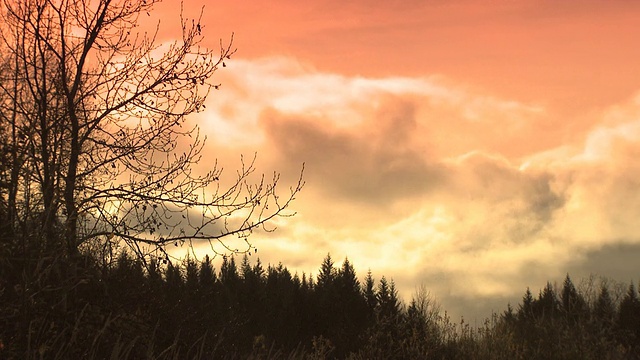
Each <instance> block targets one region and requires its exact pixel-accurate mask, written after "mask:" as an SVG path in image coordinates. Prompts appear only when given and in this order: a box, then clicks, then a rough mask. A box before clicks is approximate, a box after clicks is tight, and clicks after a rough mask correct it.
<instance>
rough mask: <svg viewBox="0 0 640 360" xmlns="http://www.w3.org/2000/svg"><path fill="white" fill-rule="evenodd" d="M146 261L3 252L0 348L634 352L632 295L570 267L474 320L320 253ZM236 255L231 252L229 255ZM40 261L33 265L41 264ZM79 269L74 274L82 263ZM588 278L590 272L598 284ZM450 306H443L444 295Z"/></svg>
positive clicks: (394, 354) (368, 354)
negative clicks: (298, 266)
mask: <svg viewBox="0 0 640 360" xmlns="http://www.w3.org/2000/svg"><path fill="white" fill-rule="evenodd" d="M250 259H251V258H250V257H248V256H247V255H246V254H245V255H244V257H242V258H239V257H234V256H229V257H225V258H224V259H223V260H222V261H218V262H217V263H218V264H219V265H220V266H219V269H215V268H214V262H212V261H211V260H210V259H209V258H205V259H203V260H202V261H200V262H196V261H193V260H188V259H187V260H185V261H183V262H182V263H180V264H174V263H168V264H161V263H156V262H152V263H150V264H148V265H150V266H146V267H145V266H144V265H143V263H142V262H141V261H140V260H139V259H136V258H134V257H132V256H130V255H128V254H127V253H126V252H123V253H122V254H121V255H120V256H119V257H118V258H117V259H116V260H115V261H114V262H113V263H112V264H109V265H108V266H106V267H105V266H102V265H100V264H98V263H97V262H95V261H92V260H89V258H87V259H85V262H84V263H82V264H81V266H79V267H78V268H76V271H77V272H76V276H80V279H81V280H80V281H77V282H76V283H72V284H70V283H69V280H68V279H69V278H68V277H66V276H65V274H64V269H58V270H56V271H54V272H52V273H47V272H44V273H42V274H41V276H40V277H39V278H37V279H32V281H30V282H25V281H24V280H25V275H26V273H25V272H26V271H27V270H28V269H27V268H25V267H23V268H21V269H20V270H19V271H16V269H19V265H20V264H18V263H16V262H12V261H6V260H5V261H3V262H2V263H1V264H2V267H1V268H0V271H1V273H2V274H3V276H2V280H1V283H0V357H2V358H7V359H35V358H38V359H39V358H44V359H70V358H78V359H80V358H82V359H106V358H110V359H211V358H229V359H233V358H242V359H245V358H253V359H268V358H291V359H331V358H337V359H343V358H349V359H633V358H638V356H640V300H639V298H638V293H637V291H636V288H635V286H634V284H630V285H629V286H628V289H627V290H626V291H622V292H621V291H620V289H619V287H615V286H610V285H608V284H611V282H607V281H603V282H600V283H599V284H596V285H597V286H598V288H597V289H591V290H590V291H589V292H588V293H585V292H583V291H578V290H577V289H576V287H575V286H574V284H573V282H572V280H571V279H570V277H569V276H567V277H566V279H565V281H564V283H563V284H562V285H561V286H558V287H554V286H552V285H551V284H549V283H548V284H547V285H546V286H544V287H543V288H542V290H541V291H540V292H539V293H538V294H537V295H534V294H533V293H532V292H531V291H530V290H529V289H527V290H526V292H525V294H524V296H523V298H522V301H521V302H520V303H519V304H517V305H516V306H515V307H512V306H507V308H506V310H505V311H504V312H502V313H500V314H494V316H493V317H491V318H490V319H486V321H485V322H484V324H483V325H482V326H480V327H478V328H473V327H471V326H470V325H469V324H466V323H465V322H464V321H453V320H452V319H449V318H448V317H447V315H446V312H444V311H443V310H442V309H441V308H440V306H439V305H438V304H437V303H436V302H435V301H434V300H433V298H431V297H430V296H429V295H428V293H427V292H426V291H424V290H423V291H418V292H417V293H416V294H415V295H414V297H413V298H412V299H411V301H408V303H405V302H403V301H402V300H401V299H399V298H398V293H397V291H396V289H395V285H394V282H393V280H390V279H387V278H386V277H384V276H383V277H381V278H380V279H378V280H376V279H374V278H373V277H372V276H371V273H370V272H368V273H367V274H366V276H364V278H363V281H362V282H361V281H359V278H358V276H357V274H356V270H355V269H354V268H353V266H352V265H351V264H350V263H349V261H348V260H346V259H345V260H344V262H343V263H342V264H341V265H339V266H338V265H335V264H334V262H333V260H332V259H331V257H330V256H329V255H328V256H327V257H326V258H325V260H324V261H323V263H322V264H321V266H320V269H319V272H318V274H317V276H315V277H313V276H308V275H306V274H302V275H300V274H292V273H291V272H290V271H289V270H288V269H287V268H286V267H285V266H283V265H282V264H279V265H277V266H273V265H268V266H264V265H262V264H261V262H260V260H259V259H255V258H254V259H255V260H254V261H253V262H251V261H250ZM236 260H240V261H239V262H237V261H236ZM44 261H46V260H40V263H38V264H31V266H33V270H37V269H38V267H42V266H46V265H44V264H42V262H44ZM80 274H81V275H80ZM594 284H595V283H594ZM444 305H446V304H444Z"/></svg>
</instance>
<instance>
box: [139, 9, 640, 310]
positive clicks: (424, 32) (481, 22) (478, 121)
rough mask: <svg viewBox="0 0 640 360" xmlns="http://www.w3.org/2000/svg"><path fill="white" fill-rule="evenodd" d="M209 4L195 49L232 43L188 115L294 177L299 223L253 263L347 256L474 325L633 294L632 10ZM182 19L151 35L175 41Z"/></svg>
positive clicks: (638, 14)
mask: <svg viewBox="0 0 640 360" xmlns="http://www.w3.org/2000/svg"><path fill="white" fill-rule="evenodd" d="M202 6H204V13H203V18H202V24H203V33H204V35H205V45H207V46H210V47H212V48H215V47H218V46H219V44H220V40H221V39H222V41H223V42H225V43H226V42H227V41H228V40H229V39H230V36H231V34H232V33H233V34H234V46H235V47H236V48H237V49H238V50H237V53H236V54H235V55H234V57H233V58H232V59H231V60H230V61H228V62H227V64H226V65H227V66H226V67H225V68H223V69H220V70H219V71H218V72H217V73H216V74H215V77H216V79H217V80H216V81H218V82H220V83H221V84H222V86H221V88H220V90H219V91H216V92H214V93H213V94H212V95H211V96H210V98H209V99H208V100H207V111H206V112H203V113H201V114H198V115H196V116H195V118H194V119H193V120H194V121H195V122H197V123H198V124H199V126H200V127H201V129H202V132H203V133H205V134H206V135H207V137H208V142H207V145H206V146H207V148H206V153H207V154H211V156H214V157H216V158H217V159H218V161H219V162H220V163H222V164H223V165H224V166H225V169H234V167H235V168H237V167H238V166H239V164H240V162H239V156H240V154H245V156H247V155H249V156H252V155H253V153H254V152H257V154H258V158H257V167H258V171H260V172H264V173H267V174H269V173H271V172H273V171H277V172H280V173H281V174H282V177H283V180H282V185H283V190H286V187H287V186H288V185H294V182H295V179H296V177H297V176H298V174H299V172H300V169H301V166H302V163H305V173H304V179H305V182H306V186H305V188H304V189H303V191H302V192H301V193H300V194H299V196H298V197H297V200H296V201H295V202H294V203H293V205H292V210H294V211H296V212H297V215H296V216H295V217H293V218H287V219H281V220H279V221H278V230H277V231H276V232H275V233H270V234H265V233H256V234H254V235H253V236H252V239H251V241H252V243H253V244H254V245H255V246H256V247H257V248H258V249H259V252H258V254H259V256H260V258H261V260H262V262H263V263H272V264H273V263H278V262H282V263H283V264H284V265H285V266H287V267H288V268H289V269H290V270H292V271H298V273H299V274H301V273H302V272H306V273H307V274H309V273H314V274H315V273H317V270H318V268H319V266H320V263H321V262H322V259H323V258H324V257H325V256H326V255H327V253H330V254H331V256H332V258H333V259H334V260H335V261H336V263H337V264H341V263H342V261H343V260H344V259H345V257H348V259H349V261H350V262H352V263H353V264H354V266H355V268H356V271H357V272H358V274H359V275H360V277H361V278H362V277H364V275H365V274H366V272H367V270H368V269H371V271H372V273H373V275H374V277H375V278H376V279H377V280H378V279H379V278H380V277H381V276H382V275H385V276H386V277H387V278H393V280H394V282H395V284H396V286H397V288H398V290H399V292H400V294H401V295H402V296H403V297H404V298H405V300H407V301H408V300H410V297H411V294H412V293H413V292H414V289H415V288H416V287H418V286H420V285H424V286H425V287H426V288H427V289H428V290H429V291H430V292H431V294H432V295H433V296H434V297H435V298H436V299H437V301H438V302H440V303H441V305H442V308H443V309H446V310H447V311H449V313H450V314H453V315H454V316H465V317H466V318H474V319H479V320H481V319H482V318H483V317H485V316H489V315H490V314H491V311H502V310H504V309H506V306H507V303H511V304H512V305H515V304H517V303H518V301H519V300H520V299H521V297H522V295H523V293H524V291H525V289H526V287H531V289H532V291H533V292H534V293H536V292H537V291H538V289H540V288H542V287H543V286H544V285H545V284H546V282H547V281H552V282H554V281H557V282H558V283H561V281H562V280H563V279H564V277H565V276H566V274H567V273H569V274H570V275H571V276H572V278H574V280H575V281H576V282H578V283H579V282H580V280H579V279H581V278H587V277H589V276H590V274H596V275H598V276H607V277H611V278H613V279H616V280H618V281H622V282H627V283H628V282H629V281H632V280H633V281H636V282H637V281H638V275H639V274H638V266H637V264H638V260H637V259H638V256H640V221H638V218H639V217H640V191H639V190H640V177H638V175H637V174H640V46H637V44H638V39H640V27H639V26H637V19H638V18H640V2H634V1H623V0H613V1H591V0H585V1H580V2H557V1H550V0H548V1H547V0H537V1H532V0H531V1H530V0H523V1H491V2H484V1H464V0H463V1H441V0H423V1H416V0H405V1H397V0H389V1H384V2H382V1H379V2H375V1H363V0H351V1H337V0H326V1H320V0H314V1H297V0H296V1H294V0H276V1H268V2H267V1H248V0H233V1H229V0H218V1H213V2H206V5H205V2H204V1H201V2H199V1H198V0H189V1H185V6H184V7H185V16H186V17H188V18H192V17H195V16H197V15H198V14H199V12H200V9H201V8H202ZM179 9H180V2H179V1H177V0H166V1H164V2H163V3H161V4H159V5H158V6H157V9H156V12H155V13H154V16H155V17H154V16H152V17H149V19H150V20H145V21H149V22H152V21H153V19H155V18H160V19H162V23H161V26H163V27H164V26H166V27H164V29H166V30H163V32H161V37H160V39H161V40H163V41H170V40H171V38H172V36H173V34H175V31H172V30H171V29H172V27H171V26H174V25H175V24H177V22H178V21H179V18H178V17H177V14H178V13H179ZM212 162H213V159H211V162H207V163H209V164H210V163H212ZM202 167H203V168H206V164H204V163H203V164H202ZM228 174H229V176H233V175H234V172H233V171H232V170H229V171H228ZM479 320H478V321H479Z"/></svg>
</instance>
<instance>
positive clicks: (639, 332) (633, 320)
mask: <svg viewBox="0 0 640 360" xmlns="http://www.w3.org/2000/svg"><path fill="white" fill-rule="evenodd" d="M618 329H619V334H620V338H621V340H622V342H623V343H624V344H625V345H628V346H631V347H633V348H636V352H637V351H638V350H639V349H638V348H639V347H640V346H638V345H637V344H638V342H639V341H640V299H638V293H637V292H636V288H635V286H634V285H633V282H632V283H631V284H630V285H629V288H628V290H627V293H626V294H625V296H624V298H623V299H622V301H621V302H620V310H619V311H618ZM637 355H640V353H639V354H637Z"/></svg>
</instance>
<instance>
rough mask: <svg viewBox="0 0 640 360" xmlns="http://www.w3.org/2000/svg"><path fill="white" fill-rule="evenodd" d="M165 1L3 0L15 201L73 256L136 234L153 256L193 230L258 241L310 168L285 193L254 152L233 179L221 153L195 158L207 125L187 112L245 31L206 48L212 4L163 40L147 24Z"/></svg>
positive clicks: (199, 102)
mask: <svg viewBox="0 0 640 360" xmlns="http://www.w3.org/2000/svg"><path fill="white" fill-rule="evenodd" d="M156 2H158V0H121V1H114V0H20V1H18V0H4V3H3V5H4V12H3V15H2V20H3V22H4V25H3V27H2V40H3V44H2V46H3V60H4V61H3V64H4V65H5V67H6V68H7V69H5V70H6V71H4V74H7V76H11V79H10V80H11V81H7V82H5V83H4V84H3V85H2V87H1V89H2V97H3V99H5V101H4V102H3V105H4V107H3V109H2V111H3V116H2V121H3V129H4V130H3V131H4V132H5V133H7V132H11V131H12V132H13V133H12V134H13V137H12V138H11V139H9V141H8V145H7V148H8V149H9V150H10V151H8V156H11V157H12V159H13V161H14V162H15V163H16V164H18V163H19V164H20V166H17V167H15V169H16V170H15V171H14V172H15V174H14V173H11V174H10V177H11V180H10V181H11V183H12V185H13V186H14V188H12V189H11V191H12V192H8V194H9V195H11V194H13V195H11V196H13V200H11V199H10V198H11V196H9V195H8V201H7V204H8V205H7V206H8V207H9V208H14V209H16V212H17V211H18V210H19V209H20V208H24V209H26V208H28V207H29V206H31V207H34V211H33V212H36V213H38V214H40V218H41V220H42V237H41V238H42V239H43V240H45V242H55V246H58V247H59V249H60V250H63V251H64V253H65V254H67V255H68V256H73V255H74V254H77V253H78V251H79V250H81V249H82V248H83V247H96V246H100V247H103V248H108V247H110V246H112V245H113V244H119V243H123V242H124V243H127V244H128V245H129V247H130V248H131V249H133V250H134V251H135V252H136V253H137V254H138V255H139V256H141V257H142V258H144V257H145V256H148V255H150V254H152V253H155V254H158V255H161V256H166V255H167V251H166V246H167V245H181V244H184V243H185V242H189V244H191V242H193V241H208V242H209V243H211V244H216V243H217V244H221V245H222V246H223V247H224V248H225V249H226V251H249V250H251V249H252V245H251V244H250V243H249V242H248V240H247V237H248V236H249V235H250V234H251V233H252V231H253V230H255V229H256V228H260V227H262V228H263V229H264V230H266V231H272V230H273V227H270V226H269V225H268V223H269V222H270V221H271V220H272V219H274V218H275V217H278V216H288V215H291V214H292V213H287V212H286V211H285V209H286V208H287V207H288V206H289V204H290V203H291V201H292V200H293V199H294V197H295V195H296V194H297V193H298V192H299V191H300V190H301V188H302V186H303V181H302V173H301V174H300V175H301V176H300V178H299V179H298V181H297V183H296V184H294V185H293V186H292V187H290V188H289V189H288V190H287V191H286V193H285V194H284V196H283V197H280V195H279V194H278V192H277V185H278V182H279V180H280V178H279V174H275V173H274V175H273V176H270V177H265V176H264V175H262V176H256V174H254V172H255V166H254V164H255V157H254V158H253V159H252V160H250V161H245V160H244V159H243V160H242V166H241V168H240V169H239V170H237V171H236V173H235V174H234V175H233V178H232V179H230V180H229V179H225V178H223V172H222V168H221V167H219V166H218V165H217V162H214V161H212V160H211V159H205V160H204V161H207V162H208V163H211V164H212V165H211V167H210V168H209V169H208V171H207V172H206V173H204V174H197V173H196V172H195V171H194V170H195V169H194V165H196V164H197V163H198V162H199V161H200V160H201V159H202V155H203V154H202V150H203V146H204V143H205V140H206V139H205V137H203V136H202V135H201V134H200V133H199V130H198V128H197V127H194V126H188V124H187V123H186V122H185V121H186V117H187V116H188V115H190V114H193V113H196V112H200V111H203V110H204V108H205V99H206V98H207V96H208V95H209V93H210V91H211V90H215V89H218V88H219V86H220V85H219V84H216V83H214V82H212V79H211V77H212V75H213V74H214V73H215V71H216V70H218V69H219V68H220V67H222V66H225V65H226V64H225V61H228V60H229V59H230V58H231V56H232V55H233V54H234V52H235V50H234V49H233V47H232V42H233V41H232V40H233V37H232V38H231V39H230V40H231V41H229V43H228V44H226V45H225V44H224V43H223V42H222V41H221V42H220V48H219V51H218V50H215V51H214V50H209V49H206V48H205V47H203V46H202V40H203V31H204V30H205V26H204V24H202V23H201V17H200V18H197V19H184V18H182V16H181V18H180V20H181V24H182V27H181V28H182V34H181V40H179V41H176V42H173V43H171V44H166V43H160V42H159V41H157V33H158V28H156V29H155V31H154V32H150V33H147V32H143V31H142V30H141V29H140V16H145V14H147V13H148V12H149V11H151V10H152V8H153V6H154V4H155V3H156ZM7 99H8V100H7ZM11 106H13V107H11ZM224 175H226V173H225V174H224ZM19 189H23V190H22V191H21V192H20V191H18V190H19ZM11 202H13V203H11ZM18 203H19V204H18ZM27 204H30V205H27ZM33 212H31V213H33ZM22 220H23V221H22V223H24V219H22ZM12 223H13V224H14V225H12V226H14V227H16V226H18V225H15V224H19V223H20V221H18V220H15V221H13V222H12ZM57 231H59V232H61V233H62V234H64V236H57V237H56V236H55V234H56V233H57ZM228 236H237V237H238V238H239V239H243V240H244V242H245V243H246V246H245V247H242V248H236V247H231V246H230V245H229V244H228V242H227V241H226V240H224V239H225V238H226V237H228ZM56 239H57V240H56ZM59 239H64V240H63V242H64V244H61V243H60V240H59Z"/></svg>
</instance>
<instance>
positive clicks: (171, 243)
mask: <svg viewBox="0 0 640 360" xmlns="http://www.w3.org/2000/svg"><path fill="white" fill-rule="evenodd" d="M157 2H158V0H145V1H140V0H121V1H117V2H115V1H111V0H73V1H72V0H59V1H50V0H20V1H17V0H16V1H13V0H7V1H4V2H2V5H1V12H0V160H1V161H0V358H1V359H227V358H228V359H235V358H241V359H272V358H290V359H333V358H336V359H343V358H344V359H346V358H349V359H393V358H397V359H553V358H556V359H634V358H640V345H639V344H640V299H639V298H638V293H637V291H636V287H635V284H633V283H631V284H629V285H628V286H627V285H625V286H624V288H623V289H621V287H620V286H619V285H617V284H615V283H614V282H613V281H606V280H603V281H600V282H593V283H592V286H591V287H587V288H584V287H580V286H576V285H574V283H573V281H572V280H571V278H570V277H569V275H567V277H566V279H565V281H564V283H563V284H561V285H559V286H555V285H552V284H551V283H547V284H546V285H545V286H543V287H541V290H540V291H539V292H538V291H536V290H535V289H534V290H533V292H532V290H531V289H526V291H525V292H524V296H523V298H522V300H521V302H520V303H518V304H514V305H513V306H511V305H510V304H505V307H506V309H505V310H504V311H503V312H500V313H496V314H494V315H493V316H492V317H490V318H488V319H486V320H485V321H484V323H483V324H482V325H481V326H471V325H470V324H469V323H466V322H465V321H464V320H462V319H461V320H460V321H458V320H457V319H452V318H450V316H449V315H448V314H447V312H446V311H445V310H444V309H446V305H447V304H442V305H440V304H438V303H437V301H436V300H435V298H434V297H432V296H431V295H430V294H429V292H428V291H427V289H424V288H420V289H421V290H420V291H418V292H416V294H415V295H414V296H413V298H412V299H401V298H400V297H399V295H398V292H397V289H396V286H395V284H394V282H393V279H391V278H387V277H385V276H382V277H380V278H379V279H374V277H373V276H372V273H371V271H369V272H368V273H367V274H366V275H365V276H364V277H363V276H362V274H360V276H359V275H358V274H357V273H356V269H355V268H354V267H353V266H352V264H351V263H350V262H349V261H348V260H347V259H345V260H344V261H343V262H342V263H341V264H335V263H334V260H333V259H332V258H331V256H330V255H327V257H326V258H325V259H324V261H323V262H322V264H320V268H319V270H318V273H317V275H316V276H312V275H310V274H297V273H292V272H291V271H289V270H288V269H287V267H286V266H285V265H284V264H278V265H271V264H268V265H263V264H262V263H261V262H260V260H259V259H258V258H257V255H258V254H257V248H256V247H255V246H254V244H253V242H252V240H250V239H252V238H251V235H252V234H254V232H261V233H262V234H264V233H269V232H273V231H276V230H277V226H276V225H279V226H280V225H282V226H286V221H284V220H287V219H288V218H290V217H292V216H294V215H295V212H294V211H293V210H292V204H293V203H294V201H295V199H296V196H297V195H298V194H299V193H300V192H301V191H302V189H303V187H304V185H305V182H304V177H303V172H304V164H301V170H300V175H299V177H298V178H297V180H293V182H292V183H291V184H284V185H283V184H282V181H281V179H280V174H279V173H277V172H274V173H273V174H260V173H258V172H257V170H256V157H255V156H254V157H253V158H251V157H243V156H241V157H240V165H239V168H238V169H236V170H235V171H223V166H221V165H219V164H218V162H217V160H215V159H211V158H209V157H208V156H205V155H210V154H205V147H204V144H205V140H206V136H204V134H201V133H200V128H199V127H198V126H197V124H194V123H192V122H190V121H189V120H188V118H189V116H190V115H192V114H197V113H201V112H204V111H205V109H206V100H207V97H208V96H209V95H210V94H211V93H213V92H215V91H217V90H219V89H220V86H221V84H219V83H217V82H216V81H214V75H215V73H216V72H217V71H218V70H220V69H221V68H225V67H227V62H229V63H230V62H231V61H232V60H231V59H232V57H233V56H234V55H235V48H234V47H233V35H231V36H230V38H229V39H227V40H224V41H223V40H221V41H220V47H219V49H215V50H212V49H207V48H206V47H205V46H204V45H203V42H202V40H203V36H204V33H206V26H205V24H202V23H201V16H200V17H197V16H196V17H195V18H187V17H185V16H183V15H182V14H181V16H180V18H179V20H180V21H179V23H180V25H181V28H180V30H181V31H180V33H179V34H178V35H177V36H178V38H179V39H178V40H175V42H173V43H169V44H167V43H161V42H160V41H159V40H158V38H159V37H158V30H157V28H156V30H155V32H154V30H153V29H151V30H149V29H146V30H144V31H143V30H141V28H140V25H141V24H140V22H141V21H140V18H141V17H145V16H150V15H149V14H150V12H152V10H153V6H154V4H155V3H157ZM158 27H159V24H158ZM248 131H251V130H248ZM199 164H200V166H198V165H199ZM201 164H207V167H206V169H205V168H203V166H201ZM277 220H279V221H277ZM283 224H284V225H283ZM203 247H205V248H207V249H208V253H209V255H210V256H211V257H209V256H204V257H200V258H196V255H198V256H203V254H196V253H197V251H195V249H196V248H200V249H201V248H203ZM175 249H182V250H186V251H183V253H189V254H190V255H189V256H182V255H180V254H178V253H176V251H175ZM436 295H437V294H436Z"/></svg>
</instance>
